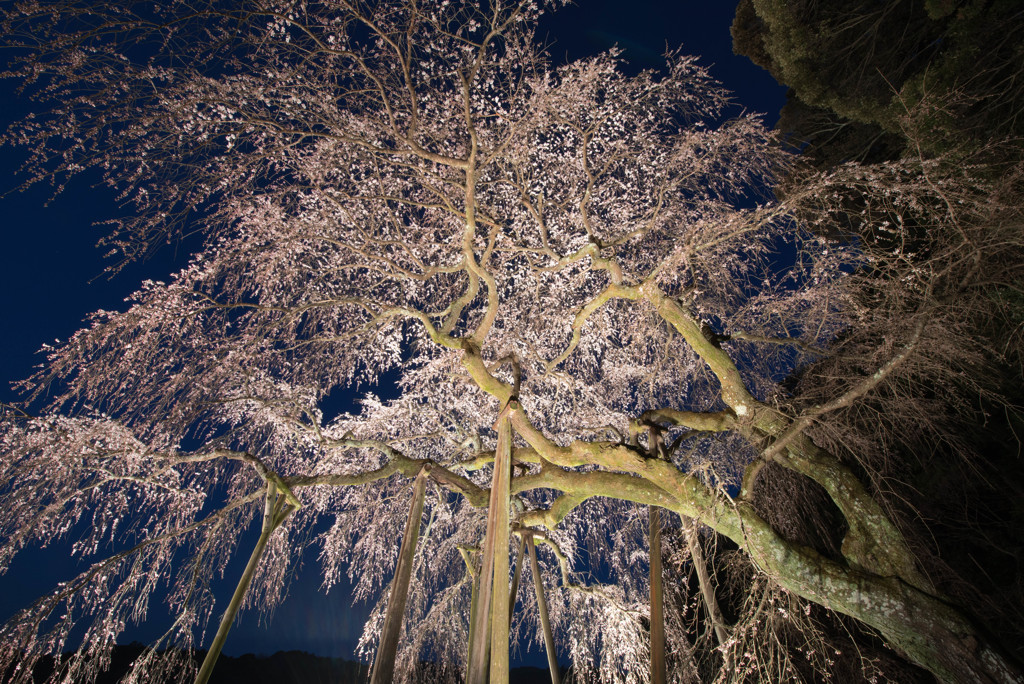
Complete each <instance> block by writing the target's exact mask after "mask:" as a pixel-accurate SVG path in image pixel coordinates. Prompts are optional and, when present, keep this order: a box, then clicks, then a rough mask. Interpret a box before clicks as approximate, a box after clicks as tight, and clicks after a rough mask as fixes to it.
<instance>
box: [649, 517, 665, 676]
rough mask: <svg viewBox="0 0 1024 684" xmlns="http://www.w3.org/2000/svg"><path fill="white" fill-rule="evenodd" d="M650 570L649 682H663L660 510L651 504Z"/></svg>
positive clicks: (663, 633)
mask: <svg viewBox="0 0 1024 684" xmlns="http://www.w3.org/2000/svg"><path fill="white" fill-rule="evenodd" d="M648 522H649V525H650V526H649V528H648V539H649V541H650V555H651V562H650V570H651V684H665V682H666V668H665V593H664V588H663V586H662V572H661V511H660V509H659V508H658V507H657V506H651V507H650V511H649V516H648Z"/></svg>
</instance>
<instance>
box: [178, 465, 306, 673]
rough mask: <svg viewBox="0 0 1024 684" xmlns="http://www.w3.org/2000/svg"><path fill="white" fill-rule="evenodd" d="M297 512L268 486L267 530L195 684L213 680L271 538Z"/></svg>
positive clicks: (246, 569)
mask: <svg viewBox="0 0 1024 684" xmlns="http://www.w3.org/2000/svg"><path fill="white" fill-rule="evenodd" d="M293 510H295V506H293V505H292V504H291V503H288V500H287V497H286V496H284V495H278V493H277V484H276V483H275V482H274V481H273V480H271V481H270V482H269V484H268V485H267V500H266V504H265V505H264V508H263V526H262V529H261V530H260V537H259V539H258V540H257V541H256V546H255V547H254V548H253V550H252V554H250V556H249V562H248V563H247V564H246V566H245V570H243V571H242V576H241V577H240V578H239V579H238V584H237V585H236V586H235V593H234V594H233V595H232V596H231V602H230V603H228V607H227V610H225V611H224V615H223V616H222V617H221V619H220V626H219V627H218V628H217V634H216V636H214V637H213V643H212V644H210V650H209V651H207V652H206V657H205V658H204V659H203V664H202V665H201V666H200V668H199V673H198V674H197V675H196V679H195V684H206V683H207V682H208V681H209V679H210V675H211V674H213V666H214V665H216V664H217V658H219V657H220V652H221V650H223V648H224V642H225V641H227V639H228V632H229V631H230V630H231V625H232V624H234V622H235V616H236V615H238V609H239V608H241V607H242V599H244V598H245V592H246V591H247V590H248V589H249V584H250V583H251V582H252V576H253V575H254V574H255V572H256V567H257V566H258V565H259V562H260V558H262V557H263V552H264V551H266V549H267V542H269V541H270V535H272V534H273V533H274V530H276V529H277V528H278V527H280V526H281V523H283V522H284V520H285V518H287V517H288V514H289V513H291V512H292V511H293Z"/></svg>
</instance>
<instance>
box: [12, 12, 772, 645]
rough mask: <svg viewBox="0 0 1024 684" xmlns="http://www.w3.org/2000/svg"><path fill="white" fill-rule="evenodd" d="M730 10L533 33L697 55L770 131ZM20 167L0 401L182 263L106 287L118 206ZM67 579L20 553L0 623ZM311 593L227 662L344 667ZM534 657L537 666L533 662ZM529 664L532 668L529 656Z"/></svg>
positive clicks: (606, 15) (557, 46) (307, 567)
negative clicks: (266, 660) (734, 43)
mask: <svg viewBox="0 0 1024 684" xmlns="http://www.w3.org/2000/svg"><path fill="white" fill-rule="evenodd" d="M734 6H735V5H734V4H733V3H730V2H725V1H716V0H674V1H672V2H664V3H659V2H656V1H655V0H583V1H582V2H580V3H579V4H578V5H576V6H572V7H569V8H566V9H563V10H561V11H560V12H558V13H557V15H554V16H549V17H548V18H547V19H546V20H545V21H544V22H543V23H542V26H541V30H540V36H541V38H546V42H547V43H548V44H549V45H550V46H551V47H550V50H551V53H552V55H553V57H554V58H555V60H556V61H561V60H562V59H564V57H565V56H566V55H568V57H569V58H577V57H582V56H586V55H589V54H594V53H596V52H599V51H601V50H605V49H607V48H609V47H611V46H613V45H618V46H619V47H620V48H623V49H624V50H625V54H624V57H625V58H626V59H627V60H628V61H629V62H630V63H631V64H632V65H635V66H637V67H642V68H647V67H652V68H654V67H658V66H659V65H660V64H661V63H662V61H661V57H660V55H661V54H662V53H663V52H664V51H665V49H666V47H669V48H672V49H675V48H677V47H679V46H682V47H683V50H684V52H687V53H690V54H696V55H700V56H701V57H702V60H701V61H702V63H703V64H705V65H711V71H712V73H713V75H714V76H715V77H716V78H718V79H719V80H720V81H722V82H723V83H724V84H725V86H726V87H727V88H729V89H730V90H731V91H733V93H735V98H736V101H737V109H736V113H739V111H741V108H744V109H746V110H748V111H755V112H761V113H764V114H765V115H766V120H767V122H768V123H769V124H773V123H774V122H775V120H776V119H777V115H778V111H779V109H780V108H781V107H782V104H783V103H784V100H785V89H784V88H782V87H780V86H778V85H777V84H776V83H775V82H774V80H772V78H771V77H770V76H769V75H768V74H767V73H766V72H765V71H763V70H761V69H760V68H758V67H756V66H754V65H753V64H752V63H751V62H750V61H749V60H747V59H746V58H745V57H737V56H735V55H733V54H732V47H731V38H730V36H729V25H730V24H731V22H732V15H733V10H734ZM666 7H669V8H670V9H666ZM0 101H2V102H3V106H2V107H0V125H6V123H7V122H8V121H10V120H12V119H14V118H17V117H19V116H21V115H23V114H25V113H27V112H28V111H30V110H29V104H28V103H25V102H22V101H18V100H16V99H15V98H14V97H13V95H12V94H11V85H10V84H7V83H0ZM20 160H21V157H20V154H19V152H18V150H12V149H10V148H2V149H0V230H2V234H3V242H2V245H3V247H2V249H0V302H2V309H0V331H2V332H0V385H2V386H0V401H10V400H12V399H14V398H15V397H16V394H15V393H14V392H13V391H12V390H11V388H10V387H9V386H8V381H13V380H17V379H21V378H24V377H26V376H27V375H28V374H29V373H30V372H31V367H32V365H33V364H34V363H38V361H39V359H38V357H37V356H35V352H36V350H37V349H39V347H40V345H41V344H43V343H52V342H53V341H54V340H55V339H58V338H59V339H65V338H66V337H68V336H69V335H70V334H71V333H72V332H74V330H76V329H77V328H78V327H79V326H80V324H81V321H82V320H83V318H84V317H85V316H86V315H87V314H88V313H89V312H91V311H94V310H96V309H100V308H103V309H107V310H115V309H119V308H122V307H123V306H124V304H123V299H124V297H125V296H127V295H128V294H129V293H131V292H132V291H133V290H134V289H135V288H136V287H137V285H138V283H139V282H140V281H141V280H142V279H143V278H147V277H148V278H154V279H161V278H166V276H167V274H168V273H169V272H171V271H172V270H174V269H175V268H176V267H177V266H180V265H183V264H184V262H185V260H186V259H187V254H186V253H185V250H184V249H183V248H182V247H181V246H180V245H169V246H167V247H165V248H164V250H163V251H162V252H160V253H158V254H157V255H155V256H154V257H153V258H151V259H150V260H149V261H147V262H145V263H141V264H134V265H132V266H130V267H129V268H127V269H126V270H124V271H122V272H121V273H120V274H118V275H117V276H116V277H115V278H113V279H109V278H107V277H106V276H105V275H103V267H104V262H103V259H102V252H101V251H100V250H99V249H97V248H95V247H94V245H95V243H96V240H97V239H98V238H99V237H100V236H101V235H102V234H103V227H102V226H95V225H93V224H94V223H95V222H97V221H101V220H103V219H105V218H110V217H114V216H117V213H118V211H119V208H118V207H117V205H116V203H115V202H114V198H113V195H112V193H111V192H110V191H109V190H107V189H105V188H90V187H89V186H88V185H87V184H86V183H84V182H80V183H79V184H77V185H76V184H73V185H72V186H71V187H70V188H69V190H68V191H67V192H65V193H64V194H63V195H61V196H58V197H57V198H56V199H54V200H53V201H52V202H50V203H49V206H44V205H45V204H46V203H47V201H48V200H49V199H50V195H51V194H52V190H51V189H50V188H46V187H38V188H32V189H30V190H29V191H27V192H24V193H17V192H13V193H10V194H6V196H4V195H5V193H7V191H9V190H11V189H14V188H16V187H17V185H18V182H19V180H18V178H17V176H16V171H17V168H18V165H19V163H20ZM255 535H256V532H255V530H250V532H249V536H252V537H253V540H252V541H254V540H255ZM252 541H250V540H249V539H248V536H247V537H245V538H244V539H243V540H242V544H241V547H240V548H241V549H243V550H244V549H248V548H251V545H252ZM242 555H244V556H247V555H248V554H247V552H246V553H243V554H242ZM244 563H245V558H241V559H240V561H239V562H238V563H237V566H238V567H237V568H235V567H230V568H229V570H228V578H229V580H228V581H225V582H222V583H221V589H222V593H223V595H224V602H226V601H227V599H228V597H229V596H230V593H231V591H232V588H233V583H234V581H235V578H237V576H238V574H240V571H241V567H242V566H243V565H244ZM70 570H71V568H70V567H69V565H68V560H67V551H66V549H65V548H64V547H63V546H61V545H58V546H56V547H54V548H52V549H47V550H43V551H40V552H30V553H27V554H25V557H24V558H22V559H20V560H17V561H16V562H15V563H14V566H13V567H12V570H11V572H10V573H8V574H7V575H4V576H3V577H0V620H2V619H6V618H7V617H8V616H9V615H10V614H11V613H12V612H14V611H15V610H16V609H18V608H20V607H23V606H24V605H25V604H26V603H28V602H30V601H31V600H32V599H34V598H35V597H37V596H38V595H39V594H40V593H42V592H43V591H45V590H47V589H49V588H51V587H52V586H53V584H54V583H55V582H57V581H59V580H62V579H66V577H64V576H63V575H64V574H66V573H68V572H70ZM62 571H63V572H62ZM318 584H319V580H318V567H317V563H316V558H315V551H312V552H309V553H307V554H306V557H305V559H304V569H303V571H302V572H300V575H299V577H298V580H297V581H296V582H295V583H294V585H293V587H292V589H291V598H289V600H287V601H286V602H285V603H284V605H283V606H281V607H280V608H279V609H278V610H277V612H276V613H275V615H274V616H273V618H272V620H271V622H270V628H269V629H267V628H266V627H265V626H264V625H260V624H258V622H259V621H258V619H257V616H256V615H255V614H254V613H252V612H250V613H248V614H245V613H243V614H242V616H241V618H240V620H239V622H238V623H237V624H236V625H235V627H234V628H233V630H232V633H231V636H230V638H229V639H228V642H227V645H226V648H225V652H226V653H228V654H229V655H238V654H242V653H246V652H255V653H266V654H270V653H273V652H275V651H278V650H289V649H299V650H306V651H310V652H314V653H318V654H321V655H329V656H330V655H336V656H348V657H351V655H352V646H353V644H354V641H355V640H356V639H357V638H358V636H359V633H360V629H361V623H362V615H363V614H364V611H365V609H363V608H359V607H357V608H356V609H353V608H351V607H350V600H349V598H348V597H347V595H346V592H344V591H343V590H341V591H339V590H338V589H335V590H334V591H332V592H331V594H330V595H329V596H328V597H326V598H324V597H322V596H321V595H319V594H318V593H317V587H318ZM220 605H221V606H222V605H226V603H225V604H220ZM218 610H219V609H218ZM152 615H153V618H154V619H153V622H154V623H158V624H153V625H145V626H143V627H142V628H139V629H133V630H130V631H129V632H128V633H127V634H126V636H125V640H126V641H130V640H132V639H138V640H141V641H145V640H147V639H151V638H153V637H155V636H156V635H158V634H159V633H160V632H161V631H162V628H165V625H164V624H163V623H164V620H161V619H159V616H158V613H157V612H156V611H153V613H152ZM533 655H534V656H536V655H537V652H536V651H534V652H533ZM537 657H539V658H540V659H541V661H542V660H543V656H542V655H540V656H537ZM528 660H529V661H530V663H531V664H534V663H535V662H536V661H535V660H534V658H533V657H530V658H528Z"/></svg>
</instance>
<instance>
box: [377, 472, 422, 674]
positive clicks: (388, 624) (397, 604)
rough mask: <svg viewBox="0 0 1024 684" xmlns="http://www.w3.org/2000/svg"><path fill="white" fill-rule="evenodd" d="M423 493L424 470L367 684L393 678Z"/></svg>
mask: <svg viewBox="0 0 1024 684" xmlns="http://www.w3.org/2000/svg"><path fill="white" fill-rule="evenodd" d="M426 490H427V470H426V468H424V469H423V470H421V471H420V474H419V475H417V476H416V481H415V483H414V484H413V494H412V503H411V504H410V506H409V518H408V520H406V521H405V533H404V534H403V535H402V547H401V550H400V551H399V552H398V565H397V567H395V577H394V579H393V580H391V596H389V597H388V607H387V614H386V617H385V618H384V628H383V630H382V631H381V635H380V646H379V647H378V648H377V657H376V658H375V659H374V661H373V673H372V674H371V675H370V684H388V683H389V682H391V681H392V679H393V678H394V672H395V655H396V654H397V651H398V638H399V636H400V635H401V631H402V617H403V616H404V615H405V601H406V599H407V598H408V596H409V580H410V579H411V578H412V565H413V559H414V557H415V555H416V541H417V540H418V539H419V536H420V521H421V520H422V519H423V495H424V493H425V492H426Z"/></svg>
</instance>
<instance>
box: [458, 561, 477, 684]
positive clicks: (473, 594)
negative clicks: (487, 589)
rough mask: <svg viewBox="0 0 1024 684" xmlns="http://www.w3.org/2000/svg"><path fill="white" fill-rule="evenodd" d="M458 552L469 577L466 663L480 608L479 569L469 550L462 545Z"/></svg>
mask: <svg viewBox="0 0 1024 684" xmlns="http://www.w3.org/2000/svg"><path fill="white" fill-rule="evenodd" d="M459 553H461V554H462V560H464V561H465V562H466V570H467V571H468V572H469V575H470V579H471V585H470V587H471V589H470V600H469V630H468V632H469V638H468V639H467V640H468V641H469V644H468V645H467V648H466V663H467V664H468V663H469V662H470V661H471V660H472V658H473V640H474V638H475V635H476V632H475V631H474V627H475V625H476V620H477V618H476V616H477V612H478V611H479V609H480V607H479V597H480V571H479V570H477V567H476V563H474V561H473V558H472V557H471V555H470V552H469V550H468V549H465V548H463V547H459ZM467 669H468V665H467ZM466 679H467V680H468V679H469V677H468V676H467V677H466Z"/></svg>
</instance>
